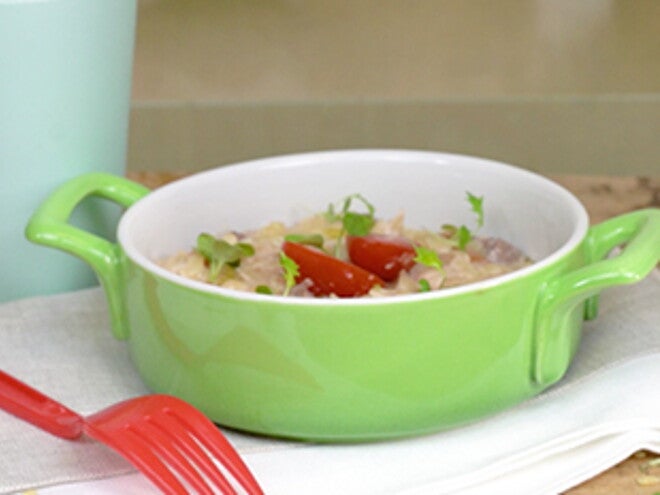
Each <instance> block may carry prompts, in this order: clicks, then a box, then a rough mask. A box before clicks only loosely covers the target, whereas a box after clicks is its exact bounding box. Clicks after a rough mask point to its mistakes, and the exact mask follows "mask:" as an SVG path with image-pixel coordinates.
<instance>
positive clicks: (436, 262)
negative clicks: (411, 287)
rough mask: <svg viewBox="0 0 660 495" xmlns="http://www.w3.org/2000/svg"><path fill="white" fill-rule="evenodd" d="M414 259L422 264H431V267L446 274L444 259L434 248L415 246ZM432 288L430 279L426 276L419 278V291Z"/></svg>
mask: <svg viewBox="0 0 660 495" xmlns="http://www.w3.org/2000/svg"><path fill="white" fill-rule="evenodd" d="M414 260H415V261H416V262H417V263H420V264H422V265H426V266H429V267H431V268H435V269H436V270H438V271H439V272H440V273H441V274H442V275H444V274H445V269H444V265H443V263H442V260H441V259H440V257H439V256H438V253H437V252H436V251H434V250H433V249H429V248H426V247H424V246H415V258H414ZM430 290H431V284H430V283H429V281H428V280H426V279H425V278H422V279H420V280H419V291H420V292H428V291H430Z"/></svg>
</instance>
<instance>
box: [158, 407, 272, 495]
mask: <svg viewBox="0 0 660 495" xmlns="http://www.w3.org/2000/svg"><path fill="white" fill-rule="evenodd" d="M174 404H179V405H178V406H177V407H172V408H167V409H165V411H164V412H165V413H166V414H169V415H170V416H171V417H172V418H174V419H175V420H176V421H178V422H179V423H180V424H181V425H182V426H183V428H185V429H186V430H187V431H188V432H189V433H193V432H194V434H195V439H196V440H198V441H199V442H200V443H201V444H202V445H203V446H204V447H205V448H206V449H207V450H208V451H209V452H210V453H211V454H212V455H214V456H215V457H217V458H218V459H219V460H220V461H221V462H222V464H223V465H224V466H225V467H226V468H227V470H228V471H229V472H230V473H231V474H232V475H233V476H234V478H235V479H236V480H237V481H238V482H239V483H240V485H241V486H242V487H243V489H244V490H245V491H246V492H247V493H248V494H249V495H263V490H262V489H261V487H260V486H259V483H258V482H257V480H256V479H255V478H254V476H253V475H252V473H251V472H250V470H249V468H248V467H247V466H246V465H245V463H244V462H243V459H241V457H240V456H239V455H238V452H236V451H235V450H234V447H232V445H231V444H230V443H229V441H228V440H227V439H226V438H225V436H224V435H223V434H222V433H221V431H220V429H219V428H218V427H217V426H216V425H215V424H214V423H212V422H211V421H210V420H209V419H208V418H207V417H206V416H205V415H204V414H202V413H201V412H200V411H199V410H197V409H195V408H193V407H190V406H189V405H188V404H187V403H186V402H183V401H180V400H178V399H176V400H175V402H174Z"/></svg>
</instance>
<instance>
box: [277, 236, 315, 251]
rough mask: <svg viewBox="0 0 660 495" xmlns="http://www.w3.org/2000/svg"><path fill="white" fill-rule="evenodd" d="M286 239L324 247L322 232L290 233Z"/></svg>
mask: <svg viewBox="0 0 660 495" xmlns="http://www.w3.org/2000/svg"><path fill="white" fill-rule="evenodd" d="M284 240H286V241H291V242H297V243H298V244H307V245H310V246H316V247H318V248H321V249H323V236H322V235H321V234H289V235H286V236H284Z"/></svg>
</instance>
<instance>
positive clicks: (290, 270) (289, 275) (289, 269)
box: [280, 251, 300, 296]
mask: <svg viewBox="0 0 660 495" xmlns="http://www.w3.org/2000/svg"><path fill="white" fill-rule="evenodd" d="M280 266H281V267H282V269H283V270H284V282H285V283H286V288H285V289H284V294H283V295H285V296H288V295H289V292H290V291H291V288H292V287H293V286H294V285H296V278H297V277H298V275H299V274H300V270H299V269H298V263H296V262H295V261H293V260H292V259H291V258H289V257H288V256H287V255H286V254H284V252H283V251H280Z"/></svg>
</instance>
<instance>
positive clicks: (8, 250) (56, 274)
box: [0, 0, 137, 303]
mask: <svg viewBox="0 0 660 495" xmlns="http://www.w3.org/2000/svg"><path fill="white" fill-rule="evenodd" d="M136 5H137V1H136V0H0V211H1V212H2V213H1V215H2V222H0V239H1V243H0V254H1V255H2V263H3V268H2V277H0V303H2V302H4V301H11V300H15V299H20V298H23V297H31V296H37V295H42V294H53V293H58V292H65V291H69V290H74V289H79V288H82V287H88V286H91V285H94V284H96V283H97V282H96V277H95V276H94V272H93V271H92V270H91V269H90V268H89V267H88V266H86V265H84V264H82V263H78V262H77V261H76V260H74V259H72V258H71V257H70V256H67V255H66V254H64V253H61V252H58V251H49V250H44V249H39V247H38V246H34V245H32V244H30V243H29V242H27V241H26V239H25V236H24V235H23V230H24V229H25V224H26V223H27V222H28V220H29V218H30V216H31V215H32V213H33V212H34V210H35V209H36V208H37V207H38V206H39V204H40V203H41V201H43V200H44V199H45V198H46V197H47V195H48V194H49V193H50V192H51V191H52V190H53V189H54V188H55V187H57V186H58V185H60V184H62V183H64V182H66V181H68V180H70V179H72V178H74V177H77V176H79V175H81V174H83V173H87V172H106V173H113V174H116V175H123V174H124V172H125V167H126V153H127V143H128V125H129V110H130V97H131V75H132V63H133V45H134V38H135V23H136V10H137V6H136ZM119 216H120V212H119V209H118V208H117V207H116V205H108V204H105V203H104V202H103V201H101V200H97V199H96V198H90V200H89V201H86V202H85V203H84V204H81V205H80V206H79V208H77V209H76V212H75V214H74V215H73V217H72V221H73V222H74V224H76V225H80V226H82V227H85V228H89V229H93V230H94V231H95V232H96V233H98V234H99V235H103V236H105V237H108V238H112V236H113V235H114V232H115V230H116V228H117V221H118V219H119Z"/></svg>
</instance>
